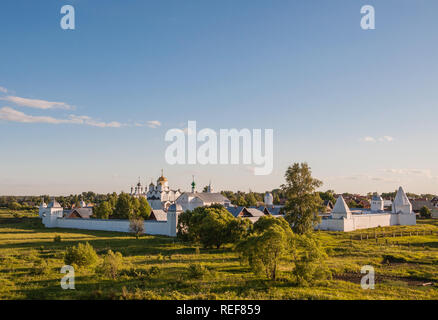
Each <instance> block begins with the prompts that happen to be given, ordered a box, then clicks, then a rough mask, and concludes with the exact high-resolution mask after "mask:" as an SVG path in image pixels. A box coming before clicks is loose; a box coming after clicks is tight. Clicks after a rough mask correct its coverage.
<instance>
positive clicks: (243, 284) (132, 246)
mask: <svg viewBox="0 0 438 320" xmlns="http://www.w3.org/2000/svg"><path fill="white" fill-rule="evenodd" d="M393 230H397V232H400V231H403V232H404V233H405V235H404V236H402V237H396V238H393V237H387V238H378V239H377V242H376V239H374V238H373V237H372V236H371V234H372V233H374V230H372V231H371V230H370V231H369V233H370V238H369V239H368V240H365V239H364V240H362V241H360V240H354V239H353V240H351V235H359V234H360V232H358V231H356V232H353V233H340V232H317V236H318V237H319V238H320V239H321V240H322V242H323V244H324V247H325V248H326V250H327V253H328V255H329V258H328V260H327V264H328V266H329V267H330V269H331V271H332V273H333V279H332V280H326V281H320V282H318V283H316V284H315V285H313V286H311V287H299V286H296V285H295V284H294V282H293V281H292V280H291V276H290V272H289V271H290V269H291V267H292V263H291V261H284V262H283V263H282V266H281V273H280V278H279V279H278V280H277V281H268V280H266V279H265V278H263V277H262V276H255V275H254V274H252V273H251V272H250V270H249V269H248V267H246V266H242V265H240V263H239V260H238V258H237V255H236V254H235V253H234V252H233V250H232V247H231V246H228V247H226V248H224V249H219V250H213V249H211V250H204V249H200V250H197V249H196V247H195V246H190V245H187V244H184V243H180V242H178V241H177V240H175V239H172V238H168V237H160V236H144V237H141V238H140V239H135V237H133V236H131V235H127V234H122V233H112V232H100V231H85V230H70V229H46V228H44V227H43V225H42V224H41V222H40V219H39V218H38V217H37V215H36V214H30V213H25V212H18V213H15V214H14V215H13V214H11V212H10V211H9V210H0V299H438V237H437V236H436V235H433V234H430V231H435V232H437V231H438V221H433V220H419V221H418V225H417V226H415V227H406V226H403V227H400V226H399V227H388V228H381V229H380V230H378V231H377V232H383V231H385V232H387V233H390V232H392V231H393ZM417 231H419V232H420V233H419V235H416V232H417ZM424 231H426V234H425V235H423V232H424ZM409 232H411V233H412V235H411V236H409V234H408V233H409ZM362 233H364V231H362ZM428 233H429V234H428ZM56 235H60V236H61V239H62V241H61V242H54V240H53V239H54V237H55V236H56ZM78 242H89V243H90V244H91V245H92V246H93V247H94V248H95V249H96V251H97V253H98V254H99V255H103V254H104V253H106V252H107V250H109V249H111V250H113V251H118V252H121V253H122V254H123V257H124V258H123V271H124V272H122V274H121V275H120V276H119V277H118V278H117V279H116V280H113V279H108V278H105V277H104V276H102V275H101V274H99V273H96V271H95V270H94V269H92V268H89V269H81V270H76V279H75V286H76V289H75V290H63V289H61V287H60V280H61V278H62V277H63V276H64V274H61V273H60V269H61V267H62V266H63V265H64V261H63V254H64V251H65V249H66V247H68V246H72V245H76V244H77V243H78ZM43 261H45V262H47V265H45V264H44V263H45V262H43ZM191 263H201V264H203V265H204V266H205V267H207V269H208V272H206V274H205V275H204V276H203V277H202V278H194V277H193V276H191V274H190V273H189V270H188V266H189V265H190V264H191ZM364 265H372V266H373V267H374V268H375V272H376V285H375V289H374V290H363V289H362V288H361V286H360V279H361V277H362V276H363V275H362V274H361V273H360V270H361V267H362V266H364ZM152 266H156V267H158V268H159V270H160V273H159V274H157V275H153V276H150V277H142V276H139V275H138V274H135V273H133V272H130V270H133V269H135V270H137V271H146V270H148V269H149V268H150V267H152ZM428 283H431V284H429V285H424V284H428Z"/></svg>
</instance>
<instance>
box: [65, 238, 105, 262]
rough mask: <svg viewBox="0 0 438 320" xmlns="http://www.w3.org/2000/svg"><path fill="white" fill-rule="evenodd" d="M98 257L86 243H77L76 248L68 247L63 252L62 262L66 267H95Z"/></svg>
mask: <svg viewBox="0 0 438 320" xmlns="http://www.w3.org/2000/svg"><path fill="white" fill-rule="evenodd" d="M98 261H99V257H98V255H97V253H96V251H95V250H94V248H93V247H92V246H91V245H90V244H89V243H88V242H86V243H85V244H83V243H78V245H77V246H76V247H69V248H67V249H66V251H65V255H64V262H65V264H68V265H77V266H78V267H89V266H93V265H95V264H96V263H97V262H98Z"/></svg>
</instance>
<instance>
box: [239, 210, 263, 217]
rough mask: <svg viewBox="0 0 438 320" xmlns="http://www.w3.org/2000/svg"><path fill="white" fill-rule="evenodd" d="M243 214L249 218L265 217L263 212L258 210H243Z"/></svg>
mask: <svg viewBox="0 0 438 320" xmlns="http://www.w3.org/2000/svg"><path fill="white" fill-rule="evenodd" d="M244 212H245V216H246V215H250V216H251V217H261V216H264V215H265V214H264V212H263V211H260V210H259V209H256V208H245V209H244Z"/></svg>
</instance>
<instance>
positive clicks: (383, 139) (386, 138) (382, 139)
mask: <svg viewBox="0 0 438 320" xmlns="http://www.w3.org/2000/svg"><path fill="white" fill-rule="evenodd" d="M360 140H361V141H363V142H372V143H374V142H377V141H379V142H392V141H394V138H393V137H391V136H383V137H378V138H374V137H371V136H366V137H364V138H362V139H360Z"/></svg>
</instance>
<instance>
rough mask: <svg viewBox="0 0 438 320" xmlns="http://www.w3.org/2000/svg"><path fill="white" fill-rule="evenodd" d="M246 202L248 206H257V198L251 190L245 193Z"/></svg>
mask: <svg viewBox="0 0 438 320" xmlns="http://www.w3.org/2000/svg"><path fill="white" fill-rule="evenodd" d="M245 202H246V205H247V206H256V205H257V199H256V197H255V196H254V193H252V192H250V193H247V194H246V195H245Z"/></svg>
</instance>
